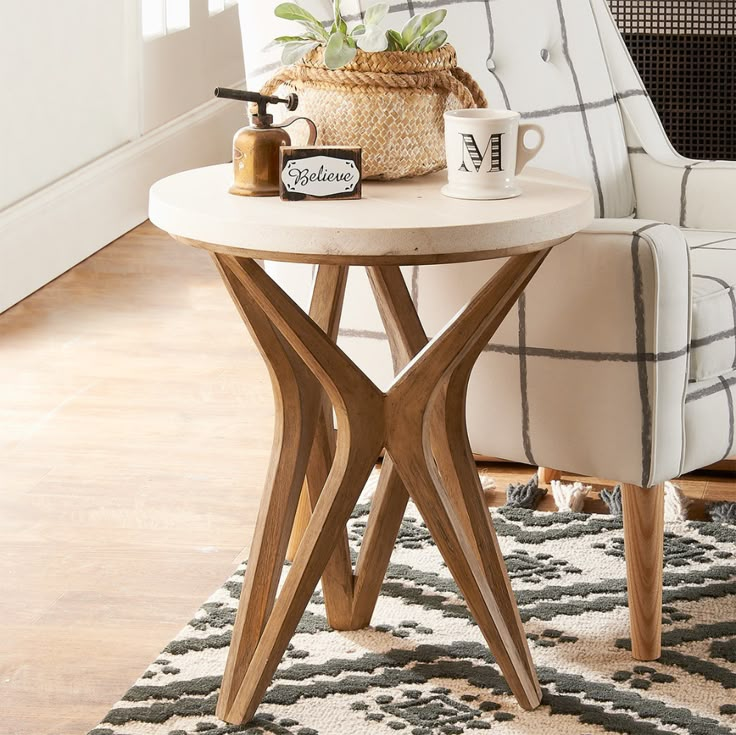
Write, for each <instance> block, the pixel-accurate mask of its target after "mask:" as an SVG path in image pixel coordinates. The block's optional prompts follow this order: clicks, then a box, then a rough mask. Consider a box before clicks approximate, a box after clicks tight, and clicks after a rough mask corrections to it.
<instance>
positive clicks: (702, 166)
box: [630, 147, 736, 231]
mask: <svg viewBox="0 0 736 735" xmlns="http://www.w3.org/2000/svg"><path fill="white" fill-rule="evenodd" d="M630 160H631V171H632V174H633V178H634V189H635V191H636V202H637V214H638V216H639V217H644V218H647V219H657V220H660V221H662V222H669V223H670V224H673V225H678V226H679V227H688V228H693V229H702V230H726V231H732V230H736V161H696V160H692V159H688V158H684V157H682V156H679V155H677V154H676V153H673V154H672V155H669V156H659V157H655V156H654V155H651V154H649V153H647V151H645V150H644V148H639V147H635V148H632V149H630Z"/></svg>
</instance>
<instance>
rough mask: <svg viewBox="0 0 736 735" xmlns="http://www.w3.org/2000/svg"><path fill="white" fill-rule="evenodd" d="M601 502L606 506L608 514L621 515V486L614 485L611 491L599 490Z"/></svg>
mask: <svg viewBox="0 0 736 735" xmlns="http://www.w3.org/2000/svg"><path fill="white" fill-rule="evenodd" d="M601 500H602V501H603V502H604V503H605V504H606V505H607V506H608V512H609V513H610V514H611V515H612V516H620V515H623V512H624V511H623V508H622V507H621V485H616V487H615V488H613V490H608V489H604V490H601Z"/></svg>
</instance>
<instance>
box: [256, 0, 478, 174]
mask: <svg viewBox="0 0 736 735" xmlns="http://www.w3.org/2000/svg"><path fill="white" fill-rule="evenodd" d="M388 12H389V4H388V3H377V4H375V5H373V6H371V7H370V8H368V9H367V10H366V11H365V13H364V14H363V18H362V22H355V23H353V24H352V25H348V22H347V21H346V19H345V18H344V17H343V16H342V13H341V12H340V0H334V3H333V17H332V18H331V19H329V20H328V21H327V22H326V23H325V24H323V23H321V22H320V21H319V20H318V19H317V18H316V17H315V16H314V15H313V14H312V13H310V12H309V11H308V10H306V9H305V8H303V7H302V6H301V5H299V4H298V3H295V2H286V3H281V4H280V5H278V6H277V7H276V9H275V13H276V15H277V16H278V17H279V18H283V19H285V20H291V21H295V22H297V23H298V24H299V25H300V26H301V29H300V30H301V32H300V33H299V34H298V35H290V36H279V37H278V38H276V39H275V43H277V44H280V45H282V46H283V49H282V57H281V59H282V62H283V63H284V66H283V67H282V68H281V69H280V70H279V71H278V72H277V73H276V74H275V76H274V77H272V78H271V79H270V80H269V81H268V82H267V83H266V85H265V86H264V88H263V92H264V93H265V94H273V93H274V92H275V91H276V89H277V88H278V87H280V86H282V85H283V86H287V87H289V88H290V89H292V90H295V91H296V92H297V93H298V94H299V99H300V106H299V107H300V111H301V112H303V114H305V115H307V116H308V117H310V118H312V119H313V120H314V121H315V123H316V124H317V128H318V130H319V142H320V143H321V144H323V145H349V146H352V145H357V146H361V147H362V148H363V175H364V178H384V179H395V178H401V177H403V176H415V175H418V174H425V173H430V172H431V171H436V170H439V169H441V168H443V167H444V165H445V151H444V140H443V126H444V121H443V114H444V112H445V111H446V110H451V109H458V108H466V107H485V106H486V100H485V97H484V95H483V92H482V91H481V90H480V88H479V87H478V85H477V83H476V82H475V81H474V80H473V78H472V77H471V76H470V75H469V74H468V73H467V72H465V71H463V70H462V69H461V68H460V67H458V65H457V57H456V54H455V49H454V48H453V47H452V46H451V45H450V44H448V43H447V32H446V31H444V30H442V29H440V28H439V26H440V25H441V24H442V22H443V21H444V19H445V16H446V15H447V11H446V10H444V9H440V10H433V11H431V12H428V13H424V14H419V15H415V16H413V17H412V18H410V19H409V20H408V21H407V22H406V23H405V24H404V26H403V27H402V28H401V30H393V29H387V30H384V29H383V27H382V25H383V23H384V21H385V19H386V17H387V15H388Z"/></svg>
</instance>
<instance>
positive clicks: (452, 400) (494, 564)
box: [386, 252, 546, 709]
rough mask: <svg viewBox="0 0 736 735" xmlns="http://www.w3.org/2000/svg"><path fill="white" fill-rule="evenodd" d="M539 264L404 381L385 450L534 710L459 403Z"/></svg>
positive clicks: (505, 280)
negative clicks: (487, 346) (483, 354)
mask: <svg viewBox="0 0 736 735" xmlns="http://www.w3.org/2000/svg"><path fill="white" fill-rule="evenodd" d="M545 257H546V252H541V253H535V254H531V255H523V256H518V257H515V258H512V259H510V260H509V261H508V262H507V263H506V265H504V266H503V268H501V270H500V271H499V272H498V273H497V274H496V275H495V276H494V277H493V278H492V279H491V280H490V281H489V282H488V283H487V284H486V286H485V287H484V288H483V289H481V291H480V292H479V293H478V294H477V295H476V297H475V298H474V299H473V300H472V301H471V302H470V303H469V304H468V306H467V307H466V309H465V310H464V311H463V312H461V314H460V315H459V316H458V317H456V319H455V320H454V322H453V323H452V324H451V325H449V326H448V327H447V328H446V329H445V330H444V331H443V332H442V333H441V334H440V335H439V336H438V337H437V338H435V340H433V342H432V343H431V344H430V345H429V346H428V347H427V348H426V349H425V350H423V351H422V353H420V355H419V356H418V357H417V358H416V359H415V361H414V362H413V363H412V365H411V368H410V369H409V370H407V371H405V372H404V373H402V374H401V376H400V377H399V379H398V380H397V381H396V382H395V383H394V385H393V386H392V388H391V390H390V391H389V393H388V396H387V403H388V405H387V407H386V413H387V415H388V416H391V417H393V418H394V420H393V421H391V422H390V423H389V425H388V427H387V428H388V432H387V437H386V446H387V450H388V452H389V454H390V455H391V457H392V458H393V460H394V462H395V463H396V466H397V468H398V470H399V472H400V474H401V476H402V478H403V479H404V482H405V483H406V486H407V488H408V490H409V493H410V495H411V496H412V498H413V499H414V501H415V503H416V505H417V508H418V509H419V512H420V513H421V514H422V518H423V519H424V521H425V523H426V524H427V527H428V528H429V531H430V533H431V534H432V537H433V538H434V539H435V541H436V543H437V546H438V548H439V550H440V552H441V553H442V555H443V558H444V559H445V562H446V564H447V566H448V568H449V569H450V572H451V573H452V576H453V577H454V579H455V581H456V582H457V584H458V587H460V590H461V592H462V593H463V596H464V597H465V599H466V601H467V603H468V606H469V607H470V609H471V612H472V614H473V617H474V618H475V620H476V622H477V623H478V625H479V627H480V628H481V631H482V632H483V635H484V637H485V638H486V641H487V642H488V645H489V647H490V649H491V651H492V652H493V655H494V657H495V658H496V661H497V662H498V664H499V666H500V668H501V671H502V672H503V674H504V676H505V677H506V680H507V681H508V683H509V686H510V687H511V690H512V691H513V693H514V695H515V696H516V698H517V700H518V701H519V703H520V704H521V705H522V707H525V708H527V709H533V708H534V707H536V706H537V705H538V704H539V702H540V701H541V690H540V688H539V684H538V682H537V678H536V674H535V672H534V667H533V664H532V660H531V655H530V653H529V648H528V646H527V643H526V637H525V634H524V630H523V627H522V625H521V619H520V617H519V613H518V609H517V607H516V601H515V599H514V596H513V592H512V590H511V585H510V583H509V580H508V575H507V573H506V566H505V563H504V560H503V557H502V555H501V552H500V549H499V546H498V541H497V539H496V536H495V533H494V531H493V526H492V523H491V519H490V515H489V512H488V509H487V507H486V506H485V504H484V503H483V501H482V497H483V495H482V489H481V485H480V481H479V479H478V475H477V472H476V470H475V464H474V462H473V456H472V452H471V451H470V445H469V442H468V440H467V430H466V428H465V399H466V391H467V382H468V379H469V376H470V372H471V369H472V366H473V364H474V363H475V360H476V359H477V357H478V355H479V354H480V352H481V350H482V349H483V346H484V345H485V344H487V342H488V340H489V339H490V337H491V336H492V335H493V333H494V332H495V331H496V329H497V328H498V326H499V325H500V324H501V322H502V321H503V319H504V318H505V316H506V314H507V313H508V311H509V310H510V309H511V307H512V306H513V305H514V304H515V303H516V301H517V300H518V297H519V295H520V294H521V293H522V291H523V289H524V287H525V286H526V284H527V283H528V282H529V280H530V279H531V277H532V276H533V275H534V273H535V272H536V270H537V269H538V268H539V266H540V265H541V263H542V261H543V260H544V258H545ZM428 395H429V396H430V398H429V400H427V396H428ZM397 416H400V417H401V420H397V419H396V417H397Z"/></svg>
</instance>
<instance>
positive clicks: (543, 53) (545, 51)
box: [539, 48, 549, 61]
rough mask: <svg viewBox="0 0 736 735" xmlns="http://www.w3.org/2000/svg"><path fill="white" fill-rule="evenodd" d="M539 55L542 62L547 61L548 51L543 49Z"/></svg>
mask: <svg viewBox="0 0 736 735" xmlns="http://www.w3.org/2000/svg"><path fill="white" fill-rule="evenodd" d="M539 55H540V56H541V57H542V61H549V49H546V48H543V49H542V50H541V51H540V52H539Z"/></svg>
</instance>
